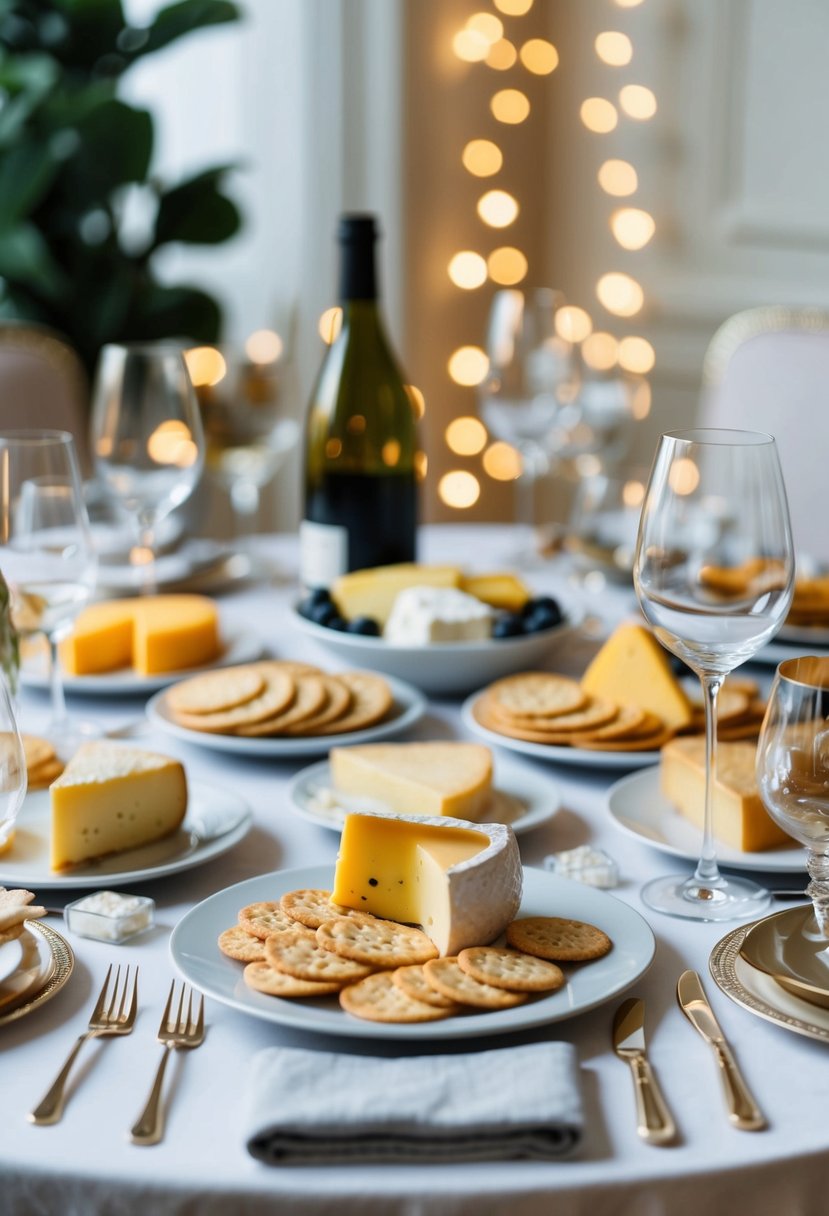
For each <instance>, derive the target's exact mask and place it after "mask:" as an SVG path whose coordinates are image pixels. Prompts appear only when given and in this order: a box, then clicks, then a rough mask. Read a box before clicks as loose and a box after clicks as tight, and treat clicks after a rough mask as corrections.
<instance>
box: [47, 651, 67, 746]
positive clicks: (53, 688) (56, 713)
mask: <svg viewBox="0 0 829 1216" xmlns="http://www.w3.org/2000/svg"><path fill="white" fill-rule="evenodd" d="M48 641H49V693H50V696H51V701H52V721H51V723H50V731H51V734H52V735H53V736H54V737H55V738H56V739H60V738H62V737H63V736H64V735H65V734H66V730H67V727H68V725H69V715H68V714H67V712H66V698H65V697H64V695H63V675H62V673H61V670H60V659H59V658H58V643H57V640H56V639H55V638H54V637H52V636H50V637H49V639H48Z"/></svg>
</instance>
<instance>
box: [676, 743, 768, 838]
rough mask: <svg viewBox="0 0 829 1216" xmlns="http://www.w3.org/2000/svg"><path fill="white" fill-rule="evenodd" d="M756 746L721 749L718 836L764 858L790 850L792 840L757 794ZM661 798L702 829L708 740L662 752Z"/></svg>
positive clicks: (716, 793)
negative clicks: (768, 852)
mask: <svg viewBox="0 0 829 1216" xmlns="http://www.w3.org/2000/svg"><path fill="white" fill-rule="evenodd" d="M756 752H757V748H756V745H755V744H754V743H748V742H740V743H718V744H717V779H716V782H715V784H714V816H713V817H714V823H713V830H714V836H715V837H716V839H717V840H719V841H722V843H723V844H727V845H730V846H731V848H733V849H742V850H743V852H746V853H756V852H761V851H762V850H763V849H777V848H780V847H781V846H784V847H785V846H786V845H791V844H792V838H791V837H790V836H788V835H787V834H786V833H785V832H784V831H783V829H782V828H780V827H778V825H777V824H776V823H775V822H774V820H773V819H771V818H770V817H769V815H768V814H767V813H766V809H765V807H764V806H763V803H762V800H761V798H760V794H759V792H758V790H757V779H756V777H755V772H754V764H755V756H756ZM660 769H661V771H660V783H661V787H662V792H663V794H664V795H665V797H666V798H667V800H668V801H669V802H670V803H672V804H673V805H674V806H675V807H676V808H677V810H678V811H680V813H681V814H683V815H684V816H685V817H686V818H687V819H690V820H692V821H693V822H694V823H695V824H697V826H698V827H699V828H702V823H703V817H704V813H705V739H703V738H699V737H698V736H688V737H686V738H683V739H672V740H671V741H670V743H666V744H665V746H664V747H663V748H662V755H661V761H660Z"/></svg>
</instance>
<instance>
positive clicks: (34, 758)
mask: <svg viewBox="0 0 829 1216" xmlns="http://www.w3.org/2000/svg"><path fill="white" fill-rule="evenodd" d="M20 739H21V741H22V743H23V755H24V757H25V759H26V768H27V769H29V770H31V769H33V768H37V767H38V766H39V765H41V764H48V762H49V761H50V760H54V759H55V757H56V752H55V749H54V746H53V745H52V744H51V743H50V742H49V740H48V739H41V738H40V737H39V736H38V735H21V736H20Z"/></svg>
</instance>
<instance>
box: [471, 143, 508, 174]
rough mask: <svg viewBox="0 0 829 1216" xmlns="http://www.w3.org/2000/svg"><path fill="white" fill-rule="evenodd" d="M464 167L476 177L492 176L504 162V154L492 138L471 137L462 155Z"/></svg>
mask: <svg viewBox="0 0 829 1216" xmlns="http://www.w3.org/2000/svg"><path fill="white" fill-rule="evenodd" d="M461 159H462V160H463V167H464V169H466V170H467V172H468V173H471V174H472V175H473V176H474V177H492V175H493V173H497V172H498V170H499V169H500V168H501V166H502V165H503V163H504V155H503V153H502V151H501V149H500V148H499V147H498V145H497V144H494V143H493V142H492V140H491V139H470V141H469V143H468V144H467V145H466V147H465V148H464V150H463V155H462V157H461Z"/></svg>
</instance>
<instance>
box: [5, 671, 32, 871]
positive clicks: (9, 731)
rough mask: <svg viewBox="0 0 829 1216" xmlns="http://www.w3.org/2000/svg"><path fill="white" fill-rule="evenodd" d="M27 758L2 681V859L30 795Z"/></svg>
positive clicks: (9, 845) (12, 838)
mask: <svg viewBox="0 0 829 1216" xmlns="http://www.w3.org/2000/svg"><path fill="white" fill-rule="evenodd" d="M26 786H27V774H26V755H25V753H24V751H23V741H22V739H21V738H20V731H19V730H18V727H17V721H16V720H15V716H14V710H13V708H12V703H11V697H10V696H9V693H8V689H7V688H6V682H5V680H3V679H0V856H2V855H3V853H5V852H6V850H7V849H9V848H10V847H11V845H12V843H13V841H14V824H15V820H16V819H17V813H18V811H19V810H20V807H21V804H22V802H23V799H24V798H25V796H26Z"/></svg>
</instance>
